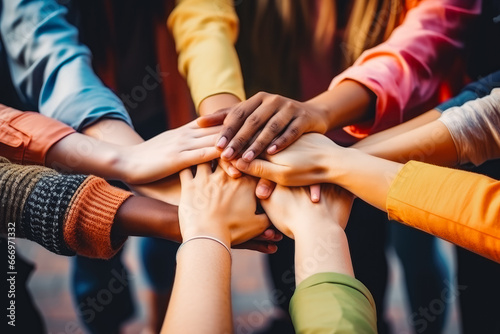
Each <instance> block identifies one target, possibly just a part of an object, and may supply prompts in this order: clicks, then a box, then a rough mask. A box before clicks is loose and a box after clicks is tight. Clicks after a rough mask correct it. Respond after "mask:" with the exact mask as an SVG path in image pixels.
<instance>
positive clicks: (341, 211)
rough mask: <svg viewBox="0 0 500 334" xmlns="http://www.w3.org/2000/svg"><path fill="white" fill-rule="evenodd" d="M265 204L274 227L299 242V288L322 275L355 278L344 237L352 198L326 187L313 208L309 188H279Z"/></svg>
mask: <svg viewBox="0 0 500 334" xmlns="http://www.w3.org/2000/svg"><path fill="white" fill-rule="evenodd" d="M261 203H262V206H263V208H264V210H265V211H266V213H267V214H268V216H269V218H270V219H271V221H272V222H273V224H274V225H275V226H276V227H277V228H278V229H280V230H281V231H282V232H283V233H284V234H286V235H287V236H289V237H291V238H293V239H295V268H296V271H295V275H296V283H297V284H299V283H300V282H301V281H302V280H304V279H305V278H307V277H309V276H311V275H314V274H316V273H321V272H337V273H342V274H346V275H350V276H354V273H353V269H352V264H351V259H350V255H349V247H348V244H347V238H346V236H345V233H344V228H345V227H346V225H347V221H348V219H349V214H350V211H351V207H352V203H353V195H352V194H350V193H349V192H347V191H346V190H344V189H342V188H340V187H338V186H334V185H325V186H324V189H323V196H322V198H321V200H320V202H319V203H317V204H313V203H311V202H310V201H309V193H308V189H307V188H304V187H293V188H287V187H283V186H280V185H278V186H276V189H275V190H274V192H273V194H272V195H271V197H270V198H269V199H268V200H265V201H261ZM325 245H326V246H325ZM312 262H314V264H315V265H314V266H312V265H311V263H312Z"/></svg>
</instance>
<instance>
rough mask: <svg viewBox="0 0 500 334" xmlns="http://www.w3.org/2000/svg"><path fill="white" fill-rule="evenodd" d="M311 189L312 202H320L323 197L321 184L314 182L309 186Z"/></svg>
mask: <svg viewBox="0 0 500 334" xmlns="http://www.w3.org/2000/svg"><path fill="white" fill-rule="evenodd" d="M309 190H310V191H311V202H313V203H318V202H319V200H320V198H321V184H313V185H311V186H309Z"/></svg>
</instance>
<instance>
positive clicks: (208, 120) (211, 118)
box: [196, 108, 229, 128]
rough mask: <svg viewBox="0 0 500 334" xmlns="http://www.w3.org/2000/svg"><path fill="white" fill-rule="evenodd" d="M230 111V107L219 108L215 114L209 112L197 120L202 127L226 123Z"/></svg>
mask: <svg viewBox="0 0 500 334" xmlns="http://www.w3.org/2000/svg"><path fill="white" fill-rule="evenodd" d="M228 112H229V108H226V109H221V110H218V111H216V112H214V113H213V114H208V115H204V116H201V117H199V118H198V119H197V120H196V123H198V126H199V127H201V128H208V127H211V126H215V125H221V124H222V123H224V119H225V118H226V116H227V114H228Z"/></svg>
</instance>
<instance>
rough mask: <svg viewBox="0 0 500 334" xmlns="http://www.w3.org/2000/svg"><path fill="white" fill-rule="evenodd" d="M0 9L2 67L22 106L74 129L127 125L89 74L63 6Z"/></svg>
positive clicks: (14, 4)
mask: <svg viewBox="0 0 500 334" xmlns="http://www.w3.org/2000/svg"><path fill="white" fill-rule="evenodd" d="M2 6H3V8H2V12H1V17H0V32H1V35H2V38H3V41H4V47H5V50H6V53H7V62H8V65H9V69H10V71H11V74H12V80H13V84H14V86H15V88H16V90H17V93H18V94H19V95H20V98H21V99H22V101H23V103H25V104H26V106H27V107H29V108H30V109H34V110H38V111H39V112H40V113H42V114H44V115H45V116H48V117H51V118H54V119H57V120H59V121H61V122H63V123H66V124H68V125H70V126H71V127H73V128H74V129H76V130H81V129H82V128H84V127H85V126H87V125H90V124H92V123H94V122H96V121H97V120H99V119H100V118H103V117H104V118H114V119H120V120H123V121H125V122H127V123H128V124H129V125H131V124H132V122H131V120H130V117H129V115H128V113H127V111H126V109H125V107H124V105H123V103H122V102H121V100H120V99H119V98H118V97H117V96H116V95H115V94H113V92H112V91H111V90H110V89H108V88H107V87H105V86H104V84H103V83H102V82H101V80H99V78H98V77H97V76H96V75H95V73H94V71H93V69H92V65H91V59H92V55H91V53H90V50H89V49H88V48H87V47H86V46H84V45H83V44H81V43H80V42H79V40H78V31H77V29H76V28H75V27H74V26H72V25H71V24H70V23H69V22H68V21H67V20H66V14H67V9H66V7H64V6H62V5H60V4H58V3H57V1H55V0H8V1H6V0H4V1H2Z"/></svg>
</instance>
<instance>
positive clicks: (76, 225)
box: [64, 176, 132, 259]
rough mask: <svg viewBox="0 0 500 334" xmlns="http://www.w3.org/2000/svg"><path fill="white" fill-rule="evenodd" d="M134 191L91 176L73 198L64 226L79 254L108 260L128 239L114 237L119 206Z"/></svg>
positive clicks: (67, 237) (73, 248) (72, 246)
mask: <svg viewBox="0 0 500 334" xmlns="http://www.w3.org/2000/svg"><path fill="white" fill-rule="evenodd" d="M130 196H132V193H130V192H128V191H124V190H122V189H119V188H115V187H113V186H111V185H109V184H108V183H107V182H106V181H105V180H104V179H101V178H98V177H95V176H90V177H88V179H87V180H86V182H84V183H83V184H82V185H81V186H80V189H78V194H77V195H76V196H74V197H73V201H72V203H71V204H70V210H69V211H68V213H67V219H66V223H65V226H64V241H65V242H66V244H67V245H68V247H69V248H71V249H72V250H73V251H75V252H76V253H77V254H79V255H83V256H87V257H93V258H102V259H108V258H111V257H112V256H113V255H115V254H116V253H117V252H118V250H119V249H120V248H121V247H122V245H123V243H124V242H125V240H126V239H127V238H126V237H122V238H120V239H116V240H113V239H112V238H111V229H112V227H113V222H114V218H115V215H116V212H117V210H118V208H119V207H120V206H121V205H122V204H123V202H124V201H125V200H126V199H128V198H129V197H130Z"/></svg>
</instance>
